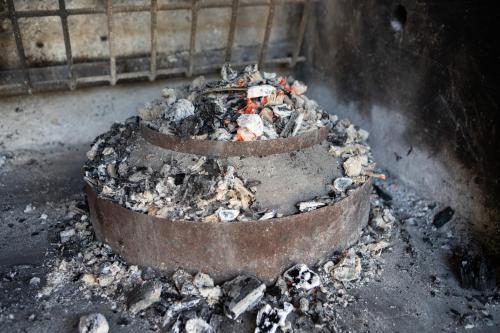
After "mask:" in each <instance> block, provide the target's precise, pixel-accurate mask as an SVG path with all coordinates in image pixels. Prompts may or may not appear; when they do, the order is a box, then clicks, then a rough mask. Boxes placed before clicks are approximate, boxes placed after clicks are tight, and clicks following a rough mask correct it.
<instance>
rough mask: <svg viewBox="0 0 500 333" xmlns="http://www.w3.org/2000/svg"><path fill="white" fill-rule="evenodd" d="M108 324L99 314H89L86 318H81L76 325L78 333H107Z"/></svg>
mask: <svg viewBox="0 0 500 333" xmlns="http://www.w3.org/2000/svg"><path fill="white" fill-rule="evenodd" d="M108 331H109V324H108V321H107V320H106V317H104V316H103V315H102V314H100V313H91V314H89V315H86V316H82V317H81V318H80V321H79V323H78V332H79V333H108Z"/></svg>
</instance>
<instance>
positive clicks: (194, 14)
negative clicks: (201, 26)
mask: <svg viewBox="0 0 500 333" xmlns="http://www.w3.org/2000/svg"><path fill="white" fill-rule="evenodd" d="M198 8H199V0H192V7H191V39H190V42H189V67H188V71H187V73H186V75H187V76H188V77H190V76H191V75H192V74H193V68H194V54H195V51H196V50H195V48H196V29H197V26H198Z"/></svg>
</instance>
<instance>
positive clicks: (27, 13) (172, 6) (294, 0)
mask: <svg viewBox="0 0 500 333" xmlns="http://www.w3.org/2000/svg"><path fill="white" fill-rule="evenodd" d="M307 1H308V0H275V1H274V3H275V5H285V4H300V3H304V2H307ZM309 1H311V2H318V1H319V0H309ZM257 6H269V0H255V1H245V2H243V3H240V7H257ZM231 7H232V4H231V3H228V2H211V3H200V4H199V8H200V9H202V8H231ZM191 8H192V6H191V4H189V3H184V4H182V3H180V4H176V3H169V4H159V5H158V11H170V10H189V9H191ZM149 10H150V6H147V5H144V6H137V5H130V6H124V5H122V6H116V7H113V12H114V13H131V12H147V11H149ZM66 11H67V13H68V16H71V15H91V14H106V8H103V7H95V8H74V9H66ZM16 14H17V17H18V18H21V17H44V16H60V15H61V14H60V11H59V10H57V9H45V10H34V11H32V10H22V11H17V12H16ZM0 18H9V13H8V12H2V13H0Z"/></svg>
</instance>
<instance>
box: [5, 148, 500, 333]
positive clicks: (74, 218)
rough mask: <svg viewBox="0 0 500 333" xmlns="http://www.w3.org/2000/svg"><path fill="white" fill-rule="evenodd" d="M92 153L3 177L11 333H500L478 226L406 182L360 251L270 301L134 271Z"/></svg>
mask: <svg viewBox="0 0 500 333" xmlns="http://www.w3.org/2000/svg"><path fill="white" fill-rule="evenodd" d="M86 150H87V146H86V145H85V146H84V145H82V146H67V147H62V148H58V149H57V150H54V151H44V152H40V151H17V152H15V153H14V154H12V155H10V156H8V157H7V158H6V159H5V163H4V164H3V165H2V167H1V169H0V184H1V188H0V189H1V193H2V194H1V197H2V201H1V202H0V221H1V222H0V223H1V227H0V331H1V332H75V331H78V325H79V321H80V318H81V317H82V316H85V315H88V314H91V313H101V314H102V315H103V316H104V317H105V318H106V321H107V323H108V325H109V328H110V329H109V331H110V332H138V331H175V330H178V331H180V332H182V331H185V330H191V331H195V329H204V330H205V331H206V332H210V330H215V331H221V332H234V331H238V332H246V331H248V332H252V331H254V330H255V329H256V326H257V324H259V326H260V329H261V330H260V331H261V332H262V331H265V329H269V328H270V329H271V330H272V329H276V330H277V331H280V330H291V331H294V332H310V331H318V332H328V331H333V332H347V331H351V332H395V331H405V332H435V331H445V332H446V331H449V332H455V331H465V330H468V331H469V330H470V331H477V332H498V331H499V326H500V324H499V323H500V321H499V319H498V318H499V317H500V308H499V307H498V303H499V301H500V295H499V293H498V291H497V290H496V289H494V284H495V283H494V282H495V281H494V276H493V270H494V267H492V266H491V264H490V263H489V262H488V260H487V256H485V254H487V253H483V252H481V251H482V250H481V249H480V248H479V247H478V246H477V245H476V244H475V243H474V241H473V240H471V239H468V237H466V235H469V233H468V226H467V225H468V223H467V221H461V220H460V217H458V216H456V215H454V214H452V211H450V209H446V210H445V208H446V207H443V206H441V205H440V204H439V203H438V202H433V201H432V200H428V199H426V198H423V197H421V195H419V194H418V193H416V192H415V191H414V190H412V189H411V188H408V187H406V186H404V185H403V184H402V183H401V182H400V181H398V179H397V178H396V177H392V176H390V175H389V179H388V180H387V181H385V182H377V185H378V188H376V189H374V192H373V195H372V199H371V203H372V209H371V214H370V215H371V216H370V223H369V225H368V227H367V228H366V229H365V230H364V231H363V234H362V235H361V237H360V241H359V242H358V243H357V244H355V245H354V246H353V247H352V248H351V249H349V250H347V251H345V252H344V253H338V254H335V255H333V256H332V257H331V258H327V259H326V260H323V261H322V262H320V263H318V265H317V266H316V267H310V269H311V270H312V271H313V272H314V273H316V274H317V276H316V275H315V274H314V273H311V272H308V271H306V270H305V269H304V268H302V267H297V269H296V270H295V271H296V272H295V273H302V276H306V277H308V278H307V279H306V280H301V279H298V278H296V274H294V272H288V274H283V275H282V276H281V277H277V278H278V280H277V283H276V285H272V286H267V287H266V288H265V289H264V286H263V285H262V284H261V283H260V282H259V281H256V280H255V279H252V278H248V277H240V278H237V279H236V280H235V281H231V282H228V283H224V284H220V285H218V286H217V285H212V283H211V281H210V278H209V277H207V276H205V275H202V274H198V275H196V274H193V275H191V274H187V273H183V272H177V273H176V274H175V275H174V276H172V274H165V273H163V272H161V271H158V270H155V269H152V268H148V267H138V266H133V265H128V264H127V263H126V262H124V261H123V260H121V259H120V258H119V257H118V256H116V255H114V254H113V253H112V251H111V250H110V249H109V248H107V247H106V246H105V245H103V244H101V243H99V242H97V241H96V240H95V239H94V237H93V232H92V228H91V226H90V225H89V221H88V211H87V207H86V203H85V197H84V196H83V194H82V186H83V184H82V182H81V174H80V166H81V165H82V162H83V156H84V155H85V151H86ZM443 211H444V212H443ZM439 212H443V213H440V214H438V213H439ZM436 216H437V217H436ZM450 217H451V219H450ZM436 226H438V227H439V228H437V227H436ZM465 287H468V288H465ZM478 288H479V289H482V290H479V289H478ZM259 312H260V314H258V313H259ZM285 316H286V317H285ZM235 317H237V318H236V319H231V318H235ZM97 318H100V317H97ZM99 323H101V322H99Z"/></svg>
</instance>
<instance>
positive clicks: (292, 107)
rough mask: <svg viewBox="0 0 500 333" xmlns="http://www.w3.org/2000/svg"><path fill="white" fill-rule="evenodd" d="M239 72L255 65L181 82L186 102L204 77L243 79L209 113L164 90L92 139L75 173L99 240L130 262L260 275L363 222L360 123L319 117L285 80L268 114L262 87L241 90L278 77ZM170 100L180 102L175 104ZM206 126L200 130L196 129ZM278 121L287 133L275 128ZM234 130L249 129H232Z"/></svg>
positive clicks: (353, 234)
mask: <svg viewBox="0 0 500 333" xmlns="http://www.w3.org/2000/svg"><path fill="white" fill-rule="evenodd" d="M225 70H227V68H223V72H224V71H225ZM249 71H251V73H255V72H256V68H255V67H253V66H251V67H249V68H247V69H246V70H245V71H243V72H242V73H241V74H240V76H238V75H235V76H234V77H233V79H231V80H228V79H223V80H222V81H217V82H215V83H213V82H208V83H206V84H205V85H203V86H201V87H198V88H196V89H191V88H189V89H187V90H186V91H185V94H189V96H190V97H189V98H190V99H191V100H193V101H198V96H200V95H206V90H207V89H213V88H211V87H212V86H214V85H216V86H217V87H219V86H223V88H220V89H229V88H227V86H229V87H230V86H231V85H232V84H233V82H238V86H239V91H241V89H246V91H247V92H246V93H244V94H243V95H241V92H238V94H240V95H241V97H238V96H240V95H238V96H237V97H234V96H232V95H228V96H224V97H219V96H218V95H217V96H215V97H211V98H213V99H211V100H210V102H209V103H210V105H215V102H216V103H217V104H218V105H221V107H222V108H223V111H221V112H219V113H218V114H216V115H213V116H212V117H213V118H207V117H206V116H205V117H204V114H203V112H206V106H205V104H197V102H194V103H195V104H196V105H197V107H196V108H195V107H194V106H193V107H192V108H191V107H190V106H189V105H190V103H191V102H189V100H187V99H177V101H175V100H176V98H173V99H174V101H172V96H176V94H177V95H179V94H182V91H183V90H182V89H181V92H180V93H179V92H177V93H175V92H172V91H170V90H168V91H169V92H168V94H167V96H166V95H165V94H164V97H163V98H164V100H156V101H154V102H153V104H148V105H146V108H145V109H144V108H143V109H140V110H139V114H140V116H141V118H142V120H141V121H140V123H139V120H138V119H136V118H131V119H129V120H127V122H126V123H124V124H116V125H115V126H114V127H113V128H112V130H111V131H110V132H108V133H106V134H104V135H102V136H100V137H98V138H97V139H96V141H95V143H94V145H93V147H92V149H91V150H90V151H89V152H88V157H89V159H90V161H89V163H88V164H87V167H86V180H87V182H88V184H89V185H88V186H87V194H88V197H89V205H90V209H91V220H92V223H93V225H94V228H95V230H96V235H97V237H98V238H99V239H100V240H102V241H104V242H106V243H108V244H110V245H111V246H112V248H113V249H114V250H115V251H116V252H118V253H120V254H121V255H122V256H123V257H125V258H126V259H128V260H129V261H130V262H132V263H138V264H142V265H154V266H157V267H160V268H162V269H166V270H169V271H173V270H175V269H177V268H179V267H183V268H185V269H188V270H192V271H203V272H207V273H209V274H210V275H211V276H213V277H214V278H215V279H216V280H224V279H227V278H230V277H232V276H234V275H237V274H240V273H250V274H253V275H256V276H257V277H259V278H260V279H262V280H265V281H267V282H269V283H271V282H272V281H273V280H274V279H275V278H276V277H277V276H278V275H279V274H280V273H281V272H282V271H283V270H285V269H286V268H288V267H289V266H291V265H292V264H294V263H297V262H301V263H306V264H310V265H312V264H314V263H315V262H317V260H318V259H320V258H322V257H324V256H326V255H329V254H331V253H332V252H333V251H338V250H343V249H344V248H346V247H347V246H349V245H350V244H352V242H354V241H355V240H356V239H357V237H358V235H359V234H360V231H361V229H362V228H363V227H364V226H365V225H366V223H367V220H368V212H369V203H368V199H369V194H370V189H371V181H370V176H373V175H375V174H374V173H373V172H372V171H371V170H372V169H373V166H374V164H373V163H371V162H370V163H369V160H370V159H371V157H370V154H369V147H368V146H367V145H366V143H364V140H365V139H366V135H367V134H366V132H364V131H363V130H361V129H356V128H355V127H354V126H353V125H351V124H350V123H349V122H346V121H339V120H338V119H337V118H336V117H335V116H324V114H323V111H321V109H319V108H318V106H317V104H316V103H315V102H314V101H310V100H308V99H307V97H305V96H303V95H302V94H303V93H304V91H305V89H306V87H305V85H303V84H301V87H302V90H301V91H300V95H299V92H296V91H293V90H292V89H290V90H289V91H288V92H287V93H286V96H287V98H288V104H278V105H277V106H274V108H275V110H276V113H279V112H282V111H283V110H286V113H285V116H279V115H276V114H275V115H273V112H272V111H270V110H271V108H272V107H273V104H272V103H270V102H269V101H267V99H265V97H266V96H260V95H259V96H257V97H256V98H254V99H252V98H250V97H248V96H249V95H250V91H251V89H254V90H255V88H261V89H264V88H265V89H268V90H269V91H271V90H272V91H273V92H272V93H275V94H279V93H282V91H283V95H285V91H286V89H287V88H286V87H289V85H288V84H287V83H286V82H285V81H284V80H286V79H284V78H279V79H278V78H276V77H275V76H273V79H272V80H265V79H259V80H254V79H252V78H250V79H247V80H246V81H245V82H244V83H241V82H240V81H239V79H238V78H239V77H247V75H248V73H249ZM259 77H260V76H259ZM197 80H198V79H197ZM195 81H196V80H195ZM273 83H274V85H275V86H276V88H275V86H272V84H273ZM295 84H296V83H295ZM192 85H193V84H192ZM192 85H191V86H192ZM296 85H297V84H296ZM262 87H264V88H262ZM268 87H271V88H272V89H271V88H268ZM280 87H283V89H282V88H280ZM280 89H282V90H280ZM276 91H277V93H276ZM238 98H239V99H238ZM299 98H300V99H301V100H306V101H307V102H308V103H309V104H310V105H311V106H310V107H309V109H308V110H306V109H305V108H304V107H296V103H297V102H293V101H294V100H295V101H297V100H298V99H299ZM169 99H170V102H168V100H169ZM255 99H258V101H255ZM235 100H236V102H235ZM240 100H242V101H245V102H244V103H246V105H247V106H248V105H249V104H251V105H252V106H253V108H252V110H251V112H248V111H247V109H246V108H247V107H245V109H239V108H240V105H241V103H240V104H239V101H240ZM246 100H247V101H246ZM214 101H215V102H214ZM228 101H229V102H228ZM281 103H282V101H281ZM180 105H182V107H186V110H191V111H190V112H184V111H182V112H180V113H179V108H180ZM191 105H192V104H191ZM243 105H244V104H243ZM300 105H303V103H301V104H300ZM156 106H158V107H156ZM276 108H278V109H276ZM308 111H309V113H308ZM153 113H156V114H157V115H156V117H157V118H155V116H151V115H152V114H153ZM295 113H296V114H298V116H297V115H295ZM160 114H161V116H159V115H160ZM179 114H182V116H179ZM247 114H251V115H253V116H255V117H257V118H258V120H259V121H260V122H262V124H261V126H262V127H266V126H267V127H269V128H277V132H281V134H278V135H279V136H278V137H276V135H277V134H276V132H274V133H275V134H273V136H274V137H273V138H266V134H265V133H266V132H265V131H262V132H259V133H258V134H257V135H255V134H254V133H253V132H251V130H252V129H253V130H254V131H255V129H254V128H255V127H249V128H247V127H244V125H243V123H242V122H241V121H240V120H241V119H243V118H245V117H246V115H247ZM198 117H199V118H201V120H200V119H198ZM245 119H246V118H245ZM187 121H189V122H190V123H199V125H196V126H197V127H195V130H193V131H195V132H193V133H190V135H188V136H185V135H180V134H179V132H177V133H176V132H175V131H176V130H177V129H179V128H181V129H182V131H185V129H186V127H185V126H184V124H185V123H186V122H187ZM290 123H292V125H290ZM151 124H152V125H151ZM207 124H210V126H212V128H209V129H208V130H207V131H206V132H203V131H200V130H199V129H200V128H204V126H205V127H206V125H207ZM214 124H219V126H221V127H220V128H217V125H214ZM236 124H238V125H236ZM165 127H167V129H165ZM193 128H194V127H193ZM287 128H293V131H292V130H289V131H288V134H286V133H287V132H286V131H287ZM304 128H309V129H308V130H304ZM158 129H159V130H158ZM191 130H192V129H191ZM246 130H248V132H249V133H250V134H251V135H249V136H243V135H241V134H240V133H241V132H242V131H246ZM218 131H225V132H226V134H225V136H224V137H223V138H222V139H221V138H219V139H210V138H209V136H213V133H217V132H218ZM231 133H233V134H231ZM267 133H269V132H267ZM207 135H208V137H207ZM232 135H234V138H232ZM242 138H243V139H242ZM245 138H250V139H249V140H245Z"/></svg>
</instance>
